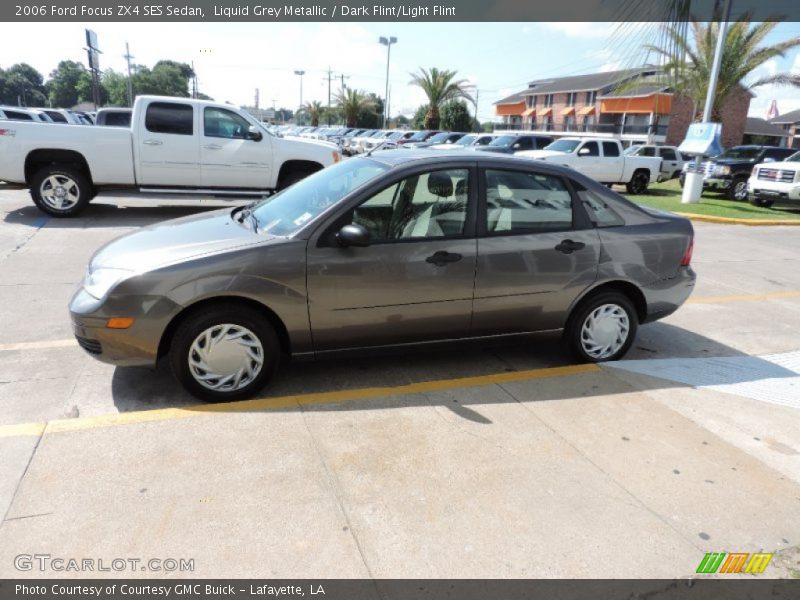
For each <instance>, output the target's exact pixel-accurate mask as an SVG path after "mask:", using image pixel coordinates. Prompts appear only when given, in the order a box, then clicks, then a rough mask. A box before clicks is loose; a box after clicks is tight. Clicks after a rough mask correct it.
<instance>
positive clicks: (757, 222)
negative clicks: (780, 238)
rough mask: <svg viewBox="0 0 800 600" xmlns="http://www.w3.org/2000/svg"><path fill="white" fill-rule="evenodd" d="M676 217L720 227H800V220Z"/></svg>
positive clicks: (684, 214)
mask: <svg viewBox="0 0 800 600" xmlns="http://www.w3.org/2000/svg"><path fill="white" fill-rule="evenodd" d="M675 214H676V215H680V216H682V217H686V218H687V219H691V220H692V221H703V222H704V223H719V224H720V225H750V226H756V227H757V226H762V225H763V226H769V225H797V226H800V219H791V220H790V219H736V218H733V217H715V216H712V215H698V214H695V213H685V212H676V213H675Z"/></svg>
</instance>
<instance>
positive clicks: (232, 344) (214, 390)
mask: <svg viewBox="0 0 800 600" xmlns="http://www.w3.org/2000/svg"><path fill="white" fill-rule="evenodd" d="M169 358H170V363H171V365H172V370H173V372H174V373H175V376H176V377H177V378H178V380H179V381H180V382H181V384H182V385H183V386H184V388H185V389H186V390H187V391H188V392H189V393H190V394H192V395H193V396H195V397H197V398H200V399H201V400H205V401H207V402H224V401H230V400H243V399H245V398H249V397H250V396H252V395H253V394H254V393H256V392H257V391H259V390H260V389H261V388H262V387H264V385H266V383H267V382H268V381H269V380H270V379H271V378H272V376H273V375H274V374H275V371H276V370H277V368H278V364H279V361H280V344H279V343H278V336H277V335H276V334H275V329H274V328H273V327H272V325H271V324H270V323H269V322H268V321H267V320H266V319H265V318H264V317H263V316H262V315H260V314H259V313H258V312H256V311H255V310H253V309H251V308H249V307H246V306H220V307H214V308H211V309H209V310H206V311H203V312H197V313H194V314H192V315H190V316H189V317H188V318H187V319H185V320H184V321H183V322H182V323H181V324H180V325H179V326H178V329H177V330H176V332H175V337H174V338H173V343H172V345H171V349H170V355H169Z"/></svg>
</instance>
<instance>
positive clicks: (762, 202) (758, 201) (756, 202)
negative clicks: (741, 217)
mask: <svg viewBox="0 0 800 600" xmlns="http://www.w3.org/2000/svg"><path fill="white" fill-rule="evenodd" d="M750 204H752V205H753V206H760V207H762V208H772V205H773V204H775V201H774V200H766V199H764V198H759V197H758V196H753V197H752V198H750Z"/></svg>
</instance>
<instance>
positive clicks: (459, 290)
mask: <svg viewBox="0 0 800 600" xmlns="http://www.w3.org/2000/svg"><path fill="white" fill-rule="evenodd" d="M692 247H693V230H692V226H691V223H690V222H689V221H687V220H686V219H683V218H680V217H677V216H674V215H671V214H668V213H661V212H657V211H649V210H644V209H642V208H640V207H639V206H637V205H635V204H632V203H631V202H629V201H627V200H626V199H625V198H623V197H622V196H619V195H618V194H616V193H614V192H612V191H611V190H609V189H607V188H605V187H604V186H602V185H600V184H598V183H596V182H594V181H592V180H591V179H588V178H586V177H584V176H582V175H581V174H580V173H578V172H577V171H573V170H570V169H565V168H563V167H559V166H555V165H549V164H544V163H541V162H534V161H531V160H528V159H521V158H514V157H505V156H502V157H501V156H492V155H489V154H487V155H485V156H475V155H474V154H472V155H471V156H465V155H464V154H463V153H447V154H444V155H440V154H439V153H437V155H436V156H431V154H430V153H428V152H425V151H409V152H396V151H395V152H380V153H376V154H374V155H372V156H365V157H362V158H355V159H351V160H348V161H345V162H343V163H340V164H338V165H334V166H332V167H329V168H327V169H324V170H323V171H320V172H318V173H316V174H314V175H312V176H310V177H308V178H306V179H304V180H302V181H300V182H298V183H296V184H294V185H293V186H291V187H290V188H288V189H286V190H284V191H282V192H280V193H279V194H277V195H275V196H272V197H270V198H267V199H265V200H263V201H260V202H258V203H256V204H253V205H251V206H246V207H244V206H243V207H237V208H235V209H223V210H219V211H214V212H210V213H205V214H202V215H196V216H191V217H186V218H182V219H177V220H173V221H167V222H164V223H161V224H157V225H153V226H150V227H146V228H144V229H142V230H140V231H137V232H135V233H131V234H129V235H126V236H124V237H122V238H119V239H117V240H116V241H113V242H111V243H110V244H108V245H107V246H105V247H104V248H102V249H101V250H99V251H98V252H97V254H95V256H94V257H93V258H92V260H91V263H90V264H89V268H88V272H87V274H86V277H85V280H84V281H83V284H82V287H81V288H80V289H79V290H78V292H77V293H76V294H75V296H74V297H73V299H72V302H71V306H70V310H71V314H72V319H73V325H74V330H75V335H76V336H77V338H78V342H79V343H80V345H81V346H82V347H83V348H84V349H85V350H86V351H87V352H89V353H91V354H93V355H95V356H96V357H97V358H98V359H100V360H102V361H105V362H108V363H112V364H116V365H128V366H142V365H150V366H152V365H155V363H156V362H157V360H158V359H159V357H161V356H168V358H169V361H170V362H171V364H172V368H173V370H174V372H175V374H176V376H177V377H178V378H179V379H180V381H181V382H182V384H183V385H184V386H185V387H186V388H187V389H188V390H189V391H190V392H191V393H192V394H194V395H195V396H197V397H199V398H202V399H205V400H233V399H241V398H245V397H248V396H251V395H252V394H254V393H255V392H257V391H258V390H259V389H260V388H262V387H263V386H264V385H265V384H266V383H267V381H268V380H269V379H270V377H272V376H273V374H274V373H275V371H276V369H277V367H278V365H279V362H280V361H279V359H280V357H281V355H282V354H286V355H290V356H294V357H300V356H306V357H314V356H321V355H323V354H325V353H329V352H335V351H341V350H351V349H366V348H375V347H383V346H396V345H407V344H418V343H426V342H432V341H437V340H457V339H462V338H480V337H485V336H500V335H516V334H524V333H531V332H538V331H549V330H563V332H564V336H565V338H566V340H567V342H568V343H569V345H570V346H571V348H572V350H573V351H574V352H575V354H576V355H577V356H578V357H579V358H580V359H582V360H584V361H593V362H597V361H605V360H614V359H617V358H619V357H621V356H622V355H623V354H625V352H626V351H627V350H628V348H629V347H630V346H631V343H632V342H633V339H634V336H635V335H636V329H637V326H638V325H639V324H641V323H645V322H648V321H653V320H655V319H659V318H661V317H664V316H666V315H669V314H670V313H672V312H673V311H674V310H675V309H677V308H678V307H679V306H680V305H681V304H682V303H683V302H684V301H685V300H686V298H687V297H688V296H689V294H690V293H691V291H692V288H693V286H694V281H695V274H694V272H693V271H692V269H691V267H690V266H689V263H690V260H691V255H692Z"/></svg>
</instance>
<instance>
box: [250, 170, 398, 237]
mask: <svg viewBox="0 0 800 600" xmlns="http://www.w3.org/2000/svg"><path fill="white" fill-rule="evenodd" d="M388 170H389V167H387V166H386V165H384V164H381V163H379V162H376V161H374V160H371V159H368V158H353V159H350V160H347V161H345V162H340V163H338V164H336V165H333V166H331V167H328V168H326V169H323V170H322V171H318V172H317V173H315V174H313V175H311V176H309V177H306V178H305V179H302V180H300V181H298V182H297V183H295V184H294V185H292V186H291V187H288V188H286V189H285V190H283V191H282V192H280V193H278V194H275V195H274V196H270V197H269V198H267V199H265V200H262V201H261V202H259V203H258V204H256V205H255V207H254V208H253V214H254V215H255V217H256V219H257V220H258V231H259V232H260V233H267V234H270V235H276V236H288V235H292V234H293V233H294V232H296V231H297V230H299V229H300V228H301V227H303V226H304V225H306V224H307V223H308V222H309V221H311V220H313V219H315V218H316V217H318V216H319V215H321V214H322V213H323V212H325V211H326V210H327V209H328V208H330V207H331V206H333V205H334V204H336V203H337V202H339V200H341V199H342V198H344V197H345V196H346V195H347V194H349V193H350V192H352V191H353V190H355V189H356V188H358V187H360V186H362V185H364V184H365V183H366V182H368V181H370V180H371V179H374V178H375V177H378V176H379V175H381V174H382V173H385V172H386V171H388Z"/></svg>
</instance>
